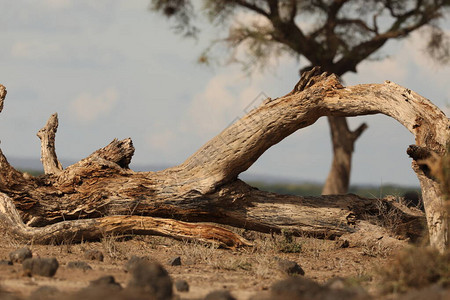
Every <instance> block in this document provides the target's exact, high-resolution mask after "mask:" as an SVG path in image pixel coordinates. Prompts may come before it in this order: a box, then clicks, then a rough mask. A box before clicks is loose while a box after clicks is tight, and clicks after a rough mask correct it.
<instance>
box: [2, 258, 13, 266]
mask: <svg viewBox="0 0 450 300" xmlns="http://www.w3.org/2000/svg"><path fill="white" fill-rule="evenodd" d="M12 264H13V263H12V261H10V260H5V259H2V260H0V266H12Z"/></svg>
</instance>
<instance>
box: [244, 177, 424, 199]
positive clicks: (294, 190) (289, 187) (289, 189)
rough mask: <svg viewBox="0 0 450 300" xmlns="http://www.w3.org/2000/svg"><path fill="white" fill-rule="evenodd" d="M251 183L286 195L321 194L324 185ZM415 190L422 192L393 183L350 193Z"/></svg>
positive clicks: (370, 194)
mask: <svg viewBox="0 0 450 300" xmlns="http://www.w3.org/2000/svg"><path fill="white" fill-rule="evenodd" d="M249 184H250V185H252V186H254V187H256V188H258V189H260V190H263V191H268V192H274V193H278V194H285V195H297V196H320V194H321V192H322V185H321V184H317V183H299V184H295V183H265V182H257V181H255V182H249ZM410 191H415V192H418V193H419V194H420V188H418V187H404V186H398V185H393V184H386V185H382V186H379V187H377V186H358V185H354V186H351V187H350V189H349V193H353V194H356V195H359V196H361V197H370V198H383V197H385V196H388V195H394V196H402V195H403V194H405V193H406V192H410Z"/></svg>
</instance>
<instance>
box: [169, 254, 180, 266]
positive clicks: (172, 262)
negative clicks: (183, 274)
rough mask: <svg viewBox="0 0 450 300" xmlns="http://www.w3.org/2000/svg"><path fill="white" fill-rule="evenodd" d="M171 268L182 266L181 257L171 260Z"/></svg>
mask: <svg viewBox="0 0 450 300" xmlns="http://www.w3.org/2000/svg"><path fill="white" fill-rule="evenodd" d="M169 265H171V266H181V257H179V256H177V257H174V258H172V259H170V260H169Z"/></svg>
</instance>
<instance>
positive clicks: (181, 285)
mask: <svg viewBox="0 0 450 300" xmlns="http://www.w3.org/2000/svg"><path fill="white" fill-rule="evenodd" d="M175 288H176V289H177V291H179V292H189V284H188V283H187V281H186V280H183V279H177V280H175Z"/></svg>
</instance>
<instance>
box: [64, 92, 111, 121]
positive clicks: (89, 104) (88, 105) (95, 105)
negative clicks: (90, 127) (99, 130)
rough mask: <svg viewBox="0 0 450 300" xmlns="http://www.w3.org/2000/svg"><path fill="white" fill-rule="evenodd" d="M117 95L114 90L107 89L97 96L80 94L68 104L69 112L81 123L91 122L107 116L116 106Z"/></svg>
mask: <svg viewBox="0 0 450 300" xmlns="http://www.w3.org/2000/svg"><path fill="white" fill-rule="evenodd" d="M118 97H119V93H118V92H117V89H116V88H108V89H106V90H105V91H103V92H102V93H100V94H99V95H92V94H90V93H86V92H84V93H81V94H80V95H79V96H78V97H76V98H75V100H74V101H72V103H71V104H70V108H71V110H73V111H74V113H75V115H76V117H77V118H78V119H79V120H80V121H81V122H85V123H88V122H91V121H93V120H95V119H97V118H98V117H100V116H102V115H107V114H108V113H109V112H110V111H111V110H112V109H113V108H114V106H115V105H116V103H117V99H118Z"/></svg>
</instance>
